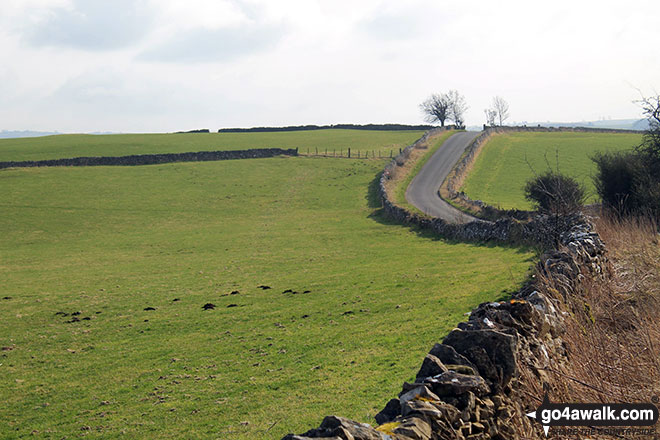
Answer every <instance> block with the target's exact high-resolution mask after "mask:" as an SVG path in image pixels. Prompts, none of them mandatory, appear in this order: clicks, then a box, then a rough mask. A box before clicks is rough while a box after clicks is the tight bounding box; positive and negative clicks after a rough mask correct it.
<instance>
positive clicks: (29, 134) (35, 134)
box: [0, 130, 60, 139]
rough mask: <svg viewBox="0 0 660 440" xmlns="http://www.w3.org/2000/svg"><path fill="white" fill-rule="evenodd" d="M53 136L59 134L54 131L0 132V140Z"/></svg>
mask: <svg viewBox="0 0 660 440" xmlns="http://www.w3.org/2000/svg"><path fill="white" fill-rule="evenodd" d="M54 134H60V133H58V132H56V131H30V130H23V131H9V130H2V131H0V139H11V138H26V137H40V136H51V135H54Z"/></svg>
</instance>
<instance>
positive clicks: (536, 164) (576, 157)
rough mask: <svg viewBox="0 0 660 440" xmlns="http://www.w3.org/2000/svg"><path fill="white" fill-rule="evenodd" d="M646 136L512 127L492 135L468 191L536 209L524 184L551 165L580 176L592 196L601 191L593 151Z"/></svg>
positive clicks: (492, 200)
mask: <svg viewBox="0 0 660 440" xmlns="http://www.w3.org/2000/svg"><path fill="white" fill-rule="evenodd" d="M641 140H642V137H641V135H640V134H635V133H582V132H564V133H510V134H501V135H496V136H494V137H492V138H491V139H490V140H489V141H488V143H487V144H486V145H484V147H483V149H482V151H481V153H480V154H479V156H478V157H477V160H476V161H475V164H474V168H473V169H472V171H471V172H470V174H469V175H468V177H467V179H466V180H465V183H464V185H463V191H465V193H466V194H467V195H468V196H469V197H470V198H471V199H474V200H483V201H484V202H486V203H488V204H490V205H493V206H499V207H501V208H504V209H512V208H518V209H531V208H532V205H531V204H530V203H529V202H528V201H527V200H525V196H524V187H525V183H526V182H527V180H529V179H530V178H532V177H533V176H534V174H535V173H537V174H541V173H543V172H544V171H547V170H548V168H551V169H552V170H556V169H557V168H559V171H560V172H561V173H564V174H567V175H570V176H573V177H575V178H576V179H577V180H578V181H579V182H581V183H583V184H584V186H585V188H586V190H587V194H588V202H595V201H596V199H597V194H596V191H595V189H594V186H593V182H592V176H593V175H594V172H595V164H594V163H593V162H592V161H591V159H590V157H591V156H593V154H594V153H596V152H598V151H603V152H605V151H618V150H626V149H631V148H633V147H635V146H636V145H639V144H640V143H641Z"/></svg>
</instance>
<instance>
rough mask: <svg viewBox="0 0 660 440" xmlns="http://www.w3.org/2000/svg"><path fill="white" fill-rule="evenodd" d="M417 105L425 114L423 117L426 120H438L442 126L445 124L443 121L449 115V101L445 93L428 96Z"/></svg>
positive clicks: (450, 110)
mask: <svg viewBox="0 0 660 440" xmlns="http://www.w3.org/2000/svg"><path fill="white" fill-rule="evenodd" d="M419 107H420V108H421V109H422V112H424V114H425V119H426V120H427V121H428V122H431V123H434V122H439V123H440V125H441V126H442V127H444V126H445V121H446V120H447V119H449V118H450V116H451V112H452V109H451V102H450V101H449V96H448V95H447V94H446V93H441V94H436V93H434V94H433V95H431V96H429V98H428V99H427V100H426V101H424V102H422V103H421V104H420V105H419Z"/></svg>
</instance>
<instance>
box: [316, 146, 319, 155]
mask: <svg viewBox="0 0 660 440" xmlns="http://www.w3.org/2000/svg"><path fill="white" fill-rule="evenodd" d="M316 155H317V156H318V155H319V147H316Z"/></svg>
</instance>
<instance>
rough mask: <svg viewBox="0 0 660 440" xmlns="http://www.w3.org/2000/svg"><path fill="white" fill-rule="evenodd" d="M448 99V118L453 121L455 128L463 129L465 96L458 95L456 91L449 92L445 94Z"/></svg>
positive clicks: (465, 105) (466, 107)
mask: <svg viewBox="0 0 660 440" xmlns="http://www.w3.org/2000/svg"><path fill="white" fill-rule="evenodd" d="M447 97H448V98H449V103H450V104H449V107H450V115H449V118H450V119H451V120H453V121H454V124H456V127H463V125H464V124H465V111H466V110H467V109H468V106H467V102H466V101H465V96H463V95H461V94H460V93H458V91H457V90H450V91H449V92H448V93H447Z"/></svg>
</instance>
